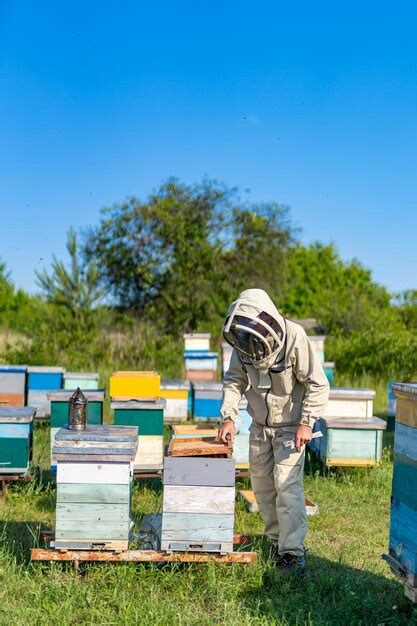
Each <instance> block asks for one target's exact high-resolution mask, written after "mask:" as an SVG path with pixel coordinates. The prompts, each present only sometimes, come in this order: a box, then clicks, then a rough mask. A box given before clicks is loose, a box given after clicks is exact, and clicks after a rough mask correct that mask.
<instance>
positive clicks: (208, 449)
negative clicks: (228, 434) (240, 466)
mask: <svg viewBox="0 0 417 626" xmlns="http://www.w3.org/2000/svg"><path fill="white" fill-rule="evenodd" d="M231 455H232V447H231V445H230V444H225V443H222V442H221V441H218V440H216V439H214V438H212V439H211V438H208V437H206V438H202V437H199V438H190V439H172V440H171V442H170V444H169V447H168V456H223V457H230V456H231Z"/></svg>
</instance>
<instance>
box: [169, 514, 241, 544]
mask: <svg viewBox="0 0 417 626" xmlns="http://www.w3.org/2000/svg"><path fill="white" fill-rule="evenodd" d="M234 519H235V517H234V515H233V514H232V515H220V514H219V515H212V514H195V513H164V514H163V516H162V534H161V542H162V541H171V542H172V541H192V542H199V543H200V542H206V543H223V542H233V526H234Z"/></svg>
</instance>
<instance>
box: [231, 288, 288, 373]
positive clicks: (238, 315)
mask: <svg viewBox="0 0 417 626" xmlns="http://www.w3.org/2000/svg"><path fill="white" fill-rule="evenodd" d="M223 336H224V338H225V340H226V341H227V342H228V343H229V344H230V345H232V346H233V347H234V348H236V350H238V351H239V352H240V353H241V354H242V355H243V356H244V357H246V358H248V359H250V360H251V361H252V363H253V364H254V365H255V366H256V367H259V368H260V369H264V368H268V367H271V365H273V363H274V362H275V359H276V358H277V356H278V354H279V352H280V351H281V350H282V348H283V347H284V342H285V322H284V318H283V317H282V315H280V314H279V313H278V310H277V308H276V307H275V305H274V303H273V302H272V300H271V298H270V297H269V296H268V294H267V293H266V292H265V291H263V289H247V290H246V291H242V293H241V294H240V296H239V297H238V299H237V300H235V301H234V302H232V304H231V306H230V308H229V313H228V315H227V318H226V322H225V326H224V329H223Z"/></svg>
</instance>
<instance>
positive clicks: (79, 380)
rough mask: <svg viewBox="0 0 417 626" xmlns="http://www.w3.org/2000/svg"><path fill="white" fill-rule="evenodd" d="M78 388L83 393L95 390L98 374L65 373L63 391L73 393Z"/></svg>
mask: <svg viewBox="0 0 417 626" xmlns="http://www.w3.org/2000/svg"><path fill="white" fill-rule="evenodd" d="M78 387H79V388H80V389H82V390H83V391H85V390H97V389H98V374H97V373H96V372H95V373H93V372H65V374H64V389H72V390H73V391H75V390H76V389H77V388H78Z"/></svg>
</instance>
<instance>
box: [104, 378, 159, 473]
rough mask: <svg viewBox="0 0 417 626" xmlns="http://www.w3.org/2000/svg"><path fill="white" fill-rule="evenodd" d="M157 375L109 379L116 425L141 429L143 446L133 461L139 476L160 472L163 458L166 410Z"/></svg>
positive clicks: (111, 406)
mask: <svg viewBox="0 0 417 626" xmlns="http://www.w3.org/2000/svg"><path fill="white" fill-rule="evenodd" d="M160 385H161V381H160V377H159V374H158V373H157V372H152V371H149V372H115V373H114V374H113V375H112V377H111V378H110V395H111V397H112V402H111V405H110V408H111V409H112V410H114V423H115V424H117V425H121V426H123V425H125V426H138V427H139V432H140V443H139V447H138V450H137V454H136V457H135V460H134V468H135V471H137V472H146V471H155V470H161V469H162V467H163V458H164V443H163V431H164V409H165V405H166V401H165V400H163V399H161V398H160V395H161V389H160Z"/></svg>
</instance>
